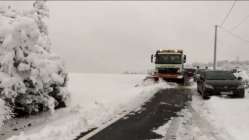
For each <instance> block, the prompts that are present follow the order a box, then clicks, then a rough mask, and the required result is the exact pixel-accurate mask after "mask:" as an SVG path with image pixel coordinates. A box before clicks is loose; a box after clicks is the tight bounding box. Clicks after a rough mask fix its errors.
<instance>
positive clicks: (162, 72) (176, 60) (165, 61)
mask: <svg viewBox="0 0 249 140" xmlns="http://www.w3.org/2000/svg"><path fill="white" fill-rule="evenodd" d="M151 62H152V63H155V71H154V75H155V76H157V77H159V78H162V79H164V80H166V81H176V82H184V63H185V62H186V55H184V54H183V50H171V49H165V50H157V51H156V53H155V54H153V55H151Z"/></svg>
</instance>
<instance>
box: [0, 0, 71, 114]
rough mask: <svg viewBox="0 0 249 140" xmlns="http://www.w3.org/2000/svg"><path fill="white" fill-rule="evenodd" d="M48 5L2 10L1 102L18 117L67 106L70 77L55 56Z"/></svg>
mask: <svg viewBox="0 0 249 140" xmlns="http://www.w3.org/2000/svg"><path fill="white" fill-rule="evenodd" d="M48 12H49V11H48V8H47V7H46V5H45V2H44V1H36V2H34V4H33V9H32V10H30V11H26V12H19V11H15V10H13V9H12V8H11V7H3V8H0V98H1V99H3V100H4V101H5V103H6V104H7V105H8V106H10V107H12V109H13V110H14V112H15V113H17V114H18V115H20V114H33V113H37V112H40V111H46V110H49V109H52V110H53V109H54V108H58V107H64V106H66V103H67V101H68V99H69V93H68V91H67V89H66V82H67V73H66V71H65V67H64V63H63V61H62V60H61V59H60V58H59V57H58V56H56V55H55V54H54V53H52V52H51V49H50V47H51V43H50V40H49V38H48V29H47V26H46V24H45V22H44V19H46V18H47V17H48Z"/></svg>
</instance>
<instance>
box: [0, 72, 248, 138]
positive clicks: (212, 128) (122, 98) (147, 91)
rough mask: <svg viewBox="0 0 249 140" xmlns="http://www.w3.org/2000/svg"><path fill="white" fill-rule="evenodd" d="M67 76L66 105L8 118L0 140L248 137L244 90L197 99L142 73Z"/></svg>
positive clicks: (192, 88) (190, 90) (188, 90)
mask: <svg viewBox="0 0 249 140" xmlns="http://www.w3.org/2000/svg"><path fill="white" fill-rule="evenodd" d="M70 78H71V81H70V83H69V85H70V86H69V89H70V91H71V92H72V93H74V94H73V96H72V104H71V105H70V106H69V107H67V108H64V109H59V110H56V111H55V112H54V113H53V114H51V113H49V112H47V113H42V114H39V115H35V116H30V117H28V118H19V119H11V120H8V121H7V123H5V125H4V126H2V129H1V130H0V140H5V139H7V140H31V139H32V140H44V139H46V140H56V139H60V140H75V139H77V140H78V139H80V140H86V139H88V138H89V139H90V140H105V139H108V140H112V139H115V140H122V139H125V140H128V139H129V140H143V139H151V140H152V139H153V140H154V139H157V140H159V139H160V140H165V139H166V140H245V139H248V138H249V131H248V130H249V129H248V128H249V127H248V126H249V119H248V118H249V111H248V108H249V93H248V90H247V91H246V97H245V98H244V99H235V98H227V97H223V96H212V97H211V99H210V100H203V99H202V98H201V96H200V95H199V94H198V93H197V91H196V84H195V83H193V82H192V83H191V84H190V85H187V86H177V85H174V84H170V83H165V82H163V81H161V82H159V83H157V84H153V83H146V84H145V83H141V81H142V79H143V78H144V75H106V74H105V75H103V74H71V75H70ZM82 85H84V86H82ZM96 85H98V87H99V88H96ZM126 114H128V115H126ZM123 116H125V117H123ZM176 116H178V117H176ZM120 118H121V119H120ZM93 128H96V129H95V130H93V131H91V132H89V131H90V130H92V129H93ZM88 132H89V133H88ZM86 136H88V137H86Z"/></svg>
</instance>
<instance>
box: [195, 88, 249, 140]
mask: <svg viewBox="0 0 249 140" xmlns="http://www.w3.org/2000/svg"><path fill="white" fill-rule="evenodd" d="M192 106H193V107H194V109H195V110H197V111H198V112H200V114H201V116H202V117H204V118H206V119H207V120H208V121H209V122H210V123H211V124H212V125H214V127H215V128H216V129H217V130H216V131H217V132H219V134H220V135H229V137H231V138H232V139H235V140H246V139H248V138H249V131H248V130H249V129H248V128H249V127H248V126H249V119H248V118H249V112H248V109H249V94H248V90H247V91H246V97H245V98H244V99H233V98H226V97H216V96H212V97H211V98H210V100H208V101H203V100H202V99H201V98H198V97H196V96H193V102H192Z"/></svg>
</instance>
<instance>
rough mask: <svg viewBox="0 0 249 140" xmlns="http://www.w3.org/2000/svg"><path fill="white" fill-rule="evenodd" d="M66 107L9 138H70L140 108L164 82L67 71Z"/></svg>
mask: <svg viewBox="0 0 249 140" xmlns="http://www.w3.org/2000/svg"><path fill="white" fill-rule="evenodd" d="M69 77H70V81H69V85H68V86H69V91H70V92H71V93H72V97H71V98H72V99H71V104H70V106H69V107H68V108H65V109H60V110H57V111H55V113H53V115H51V117H49V119H48V121H47V122H45V123H43V124H41V125H39V126H37V127H35V128H32V129H31V130H29V131H26V132H23V133H21V134H20V135H17V136H12V137H11V138H9V139H8V140H30V139H32V140H44V139H46V140H54V139H60V140H71V139H73V138H75V137H76V136H77V135H79V133H80V132H83V131H87V130H89V129H91V128H94V127H100V126H101V125H103V124H105V123H107V122H108V121H110V120H112V119H113V118H115V117H118V116H119V115H120V114H123V113H127V112H129V111H131V110H135V109H137V108H139V107H140V106H141V105H142V104H143V103H144V102H145V101H147V100H148V99H149V98H150V97H152V96H153V95H154V94H155V93H156V92H157V91H158V90H159V89H162V88H170V87H172V86H169V85H167V84H166V83H165V82H159V83H157V84H154V83H146V84H142V80H143V79H144V78H145V75H122V74H75V73H74V74H70V75H69Z"/></svg>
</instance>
